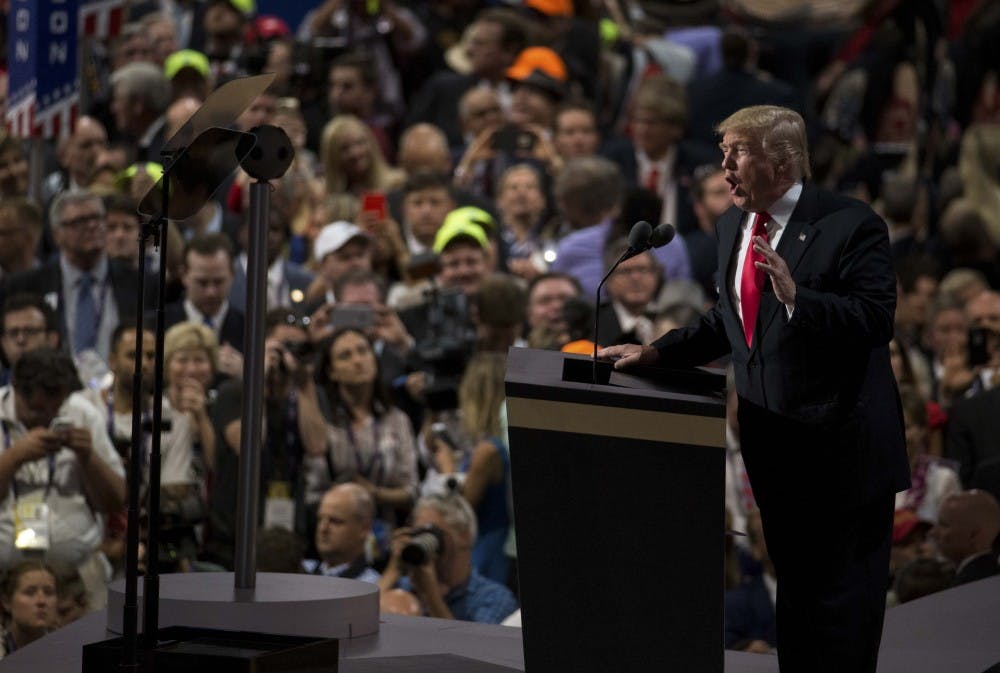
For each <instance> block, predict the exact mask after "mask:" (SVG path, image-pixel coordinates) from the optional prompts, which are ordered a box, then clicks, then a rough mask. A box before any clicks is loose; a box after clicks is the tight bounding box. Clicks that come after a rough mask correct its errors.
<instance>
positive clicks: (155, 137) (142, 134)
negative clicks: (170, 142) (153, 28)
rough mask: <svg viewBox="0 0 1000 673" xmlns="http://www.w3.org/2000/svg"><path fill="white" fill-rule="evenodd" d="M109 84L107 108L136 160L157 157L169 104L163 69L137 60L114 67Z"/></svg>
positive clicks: (164, 140)
mask: <svg viewBox="0 0 1000 673" xmlns="http://www.w3.org/2000/svg"><path fill="white" fill-rule="evenodd" d="M217 1H218V0H217ZM111 84H112V86H113V87H114V89H113V94H112V97H111V112H112V114H113V115H114V121H115V126H116V127H117V130H118V133H119V134H121V136H122V137H123V138H125V139H127V140H128V141H130V142H132V143H135V148H136V155H135V159H136V160H138V161H158V160H159V158H160V150H161V149H162V148H163V144H164V143H165V142H166V140H167V138H166V136H165V134H164V129H163V126H164V122H165V121H166V117H165V116H164V113H165V112H166V110H167V106H168V105H169V104H170V83H169V82H168V81H167V78H166V77H165V76H164V74H163V71H162V70H161V69H160V68H159V67H157V66H155V65H153V64H152V63H149V62H145V61H137V62H134V63H129V64H128V65H125V66H122V67H121V68H118V69H117V70H115V71H114V72H113V73H112V74H111Z"/></svg>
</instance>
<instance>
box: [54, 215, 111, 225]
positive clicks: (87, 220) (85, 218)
mask: <svg viewBox="0 0 1000 673" xmlns="http://www.w3.org/2000/svg"><path fill="white" fill-rule="evenodd" d="M88 224H97V225H103V224H104V215H101V214H100V213H90V214H89V215H80V216H79V217H74V218H73V219H72V220H63V221H62V222H61V223H60V225H59V226H61V227H65V228H66V229H81V228H83V227H84V226H86V225H88Z"/></svg>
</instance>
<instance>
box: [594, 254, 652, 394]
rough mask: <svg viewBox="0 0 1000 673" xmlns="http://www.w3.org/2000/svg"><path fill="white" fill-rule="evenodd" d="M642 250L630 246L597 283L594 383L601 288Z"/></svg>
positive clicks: (595, 378)
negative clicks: (616, 270)
mask: <svg viewBox="0 0 1000 673" xmlns="http://www.w3.org/2000/svg"><path fill="white" fill-rule="evenodd" d="M640 252H643V251H642V250H636V249H635V248H633V247H631V246H629V248H628V250H626V251H625V252H623V253H622V255H621V257H619V258H618V261H616V262H615V263H614V264H612V265H611V268H610V269H609V270H608V272H607V273H606V274H604V278H602V279H601V282H600V283H598V284H597V294H596V295H595V297H594V357H593V359H592V370H593V373H592V377H591V378H592V381H593V383H594V385H597V329H598V328H599V327H600V325H601V310H600V305H601V288H602V287H604V283H605V282H606V281H607V280H608V278H611V274H613V273H614V272H615V269H617V268H618V265H619V264H621V263H622V262H624V261H625V260H626V259H629V258H630V257H635V256H636V255H638V254H639V253H640Z"/></svg>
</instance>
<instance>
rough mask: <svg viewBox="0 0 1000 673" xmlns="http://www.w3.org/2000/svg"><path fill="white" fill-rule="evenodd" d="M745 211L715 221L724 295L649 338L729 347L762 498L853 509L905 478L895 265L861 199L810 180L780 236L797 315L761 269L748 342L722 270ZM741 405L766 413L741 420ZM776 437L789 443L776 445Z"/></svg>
mask: <svg viewBox="0 0 1000 673" xmlns="http://www.w3.org/2000/svg"><path fill="white" fill-rule="evenodd" d="M742 217H743V212H742V211H741V210H739V209H738V208H735V207H734V208H732V209H730V210H729V211H728V212H727V213H726V214H725V215H723V217H722V218H721V219H720V221H719V224H718V234H719V279H720V283H719V284H720V297H719V302H718V303H717V304H716V306H715V307H714V308H713V309H712V310H711V311H709V313H708V314H706V315H705V316H704V317H703V318H702V319H701V321H700V323H699V324H698V325H696V326H694V327H690V328H686V329H681V330H674V331H672V332H669V333H667V334H666V335H664V336H663V337H661V338H660V339H658V340H657V341H656V342H654V346H656V347H657V350H658V352H659V355H660V361H661V362H662V363H663V364H665V365H672V366H678V365H679V366H685V365H698V364H703V363H706V362H711V361H713V360H716V359H718V358H719V357H721V356H723V355H725V354H726V353H731V354H732V361H733V366H734V369H735V377H736V390H737V393H738V395H739V398H740V414H741V416H740V418H741V427H740V434H741V440H742V441H741V446H742V447H743V453H744V459H745V461H746V464H747V470H748V471H749V473H750V479H751V482H752V483H753V484H754V494H755V495H757V496H758V502H760V503H761V508H762V509H764V506H765V500H768V501H773V502H774V503H776V504H778V503H788V504H792V503H794V502H797V503H799V504H801V502H810V501H813V500H815V498H814V496H815V494H816V493H828V494H836V496H835V497H831V499H830V500H831V501H833V502H835V503H836V505H837V507H838V508H840V511H849V510H850V509H851V508H852V507H857V506H860V505H862V504H865V503H869V502H872V501H874V500H875V499H877V498H882V497H888V496H890V495H891V494H892V493H895V492H896V491H899V490H903V489H905V488H908V487H909V464H908V461H907V458H906V450H905V446H904V441H903V423H902V412H901V409H900V403H899V396H898V394H897V390H896V384H895V379H894V378H893V375H892V369H891V367H890V365H889V351H888V347H887V344H888V342H889V340H890V338H891V337H892V330H893V314H894V310H895V305H896V276H895V272H894V270H893V266H892V258H891V254H890V250H889V237H888V232H887V228H886V225H885V223H884V222H883V221H882V220H881V219H880V218H879V217H878V216H877V215H876V214H875V213H874V211H872V210H871V208H869V207H868V206H867V205H865V204H863V203H861V202H860V201H856V200H854V199H849V198H846V197H842V196H838V195H835V194H833V193H830V192H826V191H823V190H820V189H818V188H816V187H815V186H813V185H811V184H808V183H807V184H806V185H805V186H804V188H803V191H802V195H801V197H800V199H799V202H798V204H797V206H796V208H795V211H794V212H793V213H792V216H791V218H790V220H789V222H788V225H787V227H786V228H785V230H784V231H783V233H782V235H781V240H780V241H779V244H778V248H777V252H778V254H779V255H781V257H782V258H783V259H784V260H785V262H786V264H787V265H788V268H789V270H790V272H791V275H792V278H793V280H794V281H795V283H796V295H795V307H794V311H793V314H792V317H791V318H790V319H789V318H788V315H787V312H786V310H785V307H784V306H783V305H782V304H781V303H780V302H779V301H778V299H777V297H776V296H775V294H774V290H773V288H772V287H771V284H770V281H769V280H767V281H766V282H765V286H764V288H763V291H762V293H761V303H760V310H759V312H758V315H757V324H756V326H755V330H754V336H753V341H752V346H751V347H747V344H746V340H745V337H744V335H743V326H742V323H741V321H740V318H739V316H737V314H736V309H735V308H734V299H733V297H732V296H731V288H730V282H729V278H730V277H731V275H732V270H731V267H732V266H733V265H735V263H736V262H735V259H734V258H735V257H736V255H735V251H736V250H738V246H739V236H740V224H741V222H742ZM744 413H746V414H754V416H753V417H749V416H748V417H747V418H746V420H753V419H754V418H756V419H762V420H761V421H760V422H759V423H756V424H754V423H747V424H746V427H744ZM779 442H785V444H786V446H787V445H788V443H789V442H791V443H794V445H795V446H794V448H792V447H788V448H787V449H786V450H782V451H773V450H772V449H773V448H774V446H775V444H776V443H779ZM805 497H808V498H809V499H808V500H800V498H805ZM795 506H799V505H795ZM769 546H770V544H769ZM772 556H773V554H772Z"/></svg>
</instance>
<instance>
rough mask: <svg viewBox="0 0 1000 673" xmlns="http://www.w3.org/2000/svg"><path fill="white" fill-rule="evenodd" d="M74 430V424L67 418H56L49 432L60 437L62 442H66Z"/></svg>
mask: <svg viewBox="0 0 1000 673" xmlns="http://www.w3.org/2000/svg"><path fill="white" fill-rule="evenodd" d="M72 429H73V423H72V422H70V421H69V420H67V419H65V418H54V419H52V424H51V425H49V430H51V431H52V432H54V433H55V434H56V435H58V436H59V439H60V441H66V439H67V438H68V437H69V433H70V431H72Z"/></svg>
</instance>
